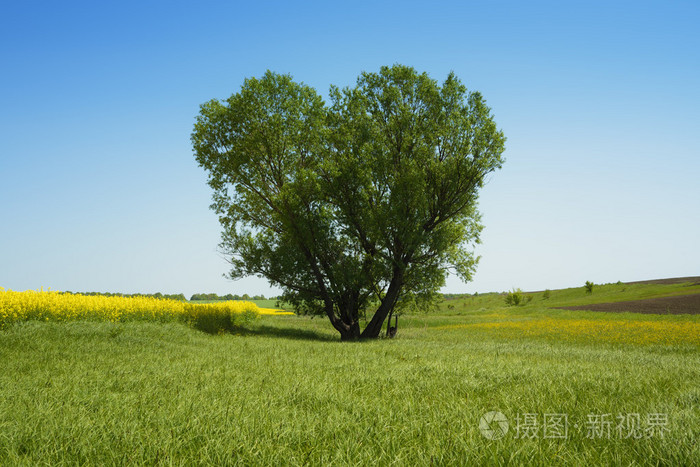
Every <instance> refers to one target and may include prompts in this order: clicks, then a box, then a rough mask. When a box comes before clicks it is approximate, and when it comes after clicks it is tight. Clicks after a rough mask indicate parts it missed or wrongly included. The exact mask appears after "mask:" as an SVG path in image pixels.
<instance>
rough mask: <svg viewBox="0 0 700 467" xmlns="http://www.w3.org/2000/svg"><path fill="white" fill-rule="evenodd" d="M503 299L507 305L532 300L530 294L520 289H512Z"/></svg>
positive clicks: (521, 303)
mask: <svg viewBox="0 0 700 467" xmlns="http://www.w3.org/2000/svg"><path fill="white" fill-rule="evenodd" d="M505 301H506V305H508V306H518V305H525V304H526V303H530V302H531V301H532V295H528V294H525V293H523V291H522V290H520V289H513V290H512V291H510V292H507V293H506V298H505Z"/></svg>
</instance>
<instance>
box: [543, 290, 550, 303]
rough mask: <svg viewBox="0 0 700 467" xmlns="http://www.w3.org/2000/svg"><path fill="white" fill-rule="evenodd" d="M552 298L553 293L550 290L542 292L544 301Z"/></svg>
mask: <svg viewBox="0 0 700 467" xmlns="http://www.w3.org/2000/svg"><path fill="white" fill-rule="evenodd" d="M551 296H552V291H551V290H549V289H545V291H544V292H542V300H549V297H551Z"/></svg>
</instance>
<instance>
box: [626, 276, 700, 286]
mask: <svg viewBox="0 0 700 467" xmlns="http://www.w3.org/2000/svg"><path fill="white" fill-rule="evenodd" d="M685 282H691V283H693V285H697V284H700V277H696V276H690V277H672V278H669V279H654V280H650V281H635V282H625V284H683V283H685Z"/></svg>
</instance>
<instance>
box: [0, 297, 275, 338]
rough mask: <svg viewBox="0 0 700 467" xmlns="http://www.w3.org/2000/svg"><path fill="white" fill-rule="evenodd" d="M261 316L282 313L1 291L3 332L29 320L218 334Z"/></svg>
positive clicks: (233, 304) (238, 305) (242, 305)
mask: <svg viewBox="0 0 700 467" xmlns="http://www.w3.org/2000/svg"><path fill="white" fill-rule="evenodd" d="M261 314H280V313H278V312H276V311H275V310H271V309H261V308H258V306H257V305H255V304H254V303H252V302H243V301H227V302H219V303H207V304H192V303H187V302H182V301H177V300H168V299H157V298H153V297H115V296H112V297H106V296H92V295H81V294H67V293H61V292H56V291H50V290H49V291H44V290H41V291H31V290H30V291H25V292H15V291H12V290H5V289H3V288H2V287H0V329H1V328H3V327H5V326H7V325H8V324H11V323H14V322H17V321H27V320H39V321H68V320H98V321H111V322H119V321H129V320H149V321H173V320H180V321H184V322H187V323H188V324H190V325H192V326H194V327H198V328H205V329H204V330H207V331H212V332H217V331H222V330H229V329H230V328H232V327H233V326H235V325H236V324H238V323H240V322H244V321H248V320H250V319H252V318H255V317H257V316H259V315H261ZM284 314H288V313H284Z"/></svg>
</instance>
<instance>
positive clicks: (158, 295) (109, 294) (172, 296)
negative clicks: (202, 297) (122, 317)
mask: <svg viewBox="0 0 700 467" xmlns="http://www.w3.org/2000/svg"><path fill="white" fill-rule="evenodd" d="M62 293H65V294H69V295H88V296H92V297H95V296H98V297H127V298H129V297H152V298H162V299H166V300H179V301H182V302H185V301H187V298H186V297H185V294H182V293H179V294H164V293H160V292H156V293H132V294H128V293H121V292H71V291H70V290H66V291H65V292H62Z"/></svg>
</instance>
